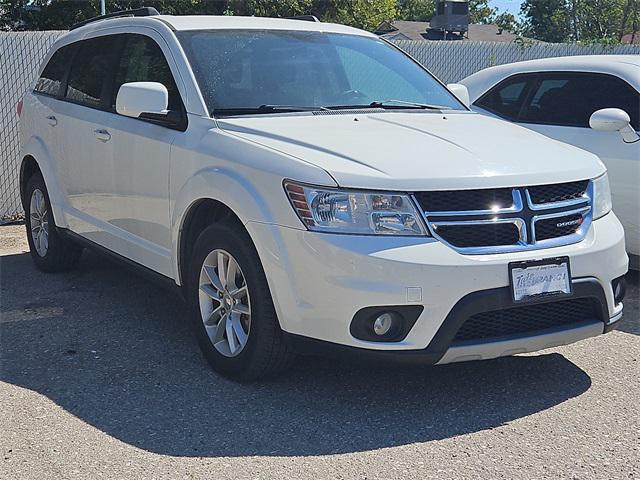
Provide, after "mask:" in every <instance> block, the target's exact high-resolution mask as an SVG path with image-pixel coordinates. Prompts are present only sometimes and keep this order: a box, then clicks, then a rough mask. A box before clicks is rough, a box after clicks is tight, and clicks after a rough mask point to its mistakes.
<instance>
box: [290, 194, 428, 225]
mask: <svg viewBox="0 0 640 480" xmlns="http://www.w3.org/2000/svg"><path fill="white" fill-rule="evenodd" d="M284 188H285V191H286V192H287V196H288V197H289V200H291V205H293V208H294V209H295V211H296V213H297V214H298V216H299V217H300V220H302V222H303V223H304V224H305V225H306V226H307V228H308V229H309V230H314V231H318V232H332V233H352V234H354V233H355V234H361V235H427V231H426V229H425V227H424V224H423V222H422V219H421V218H420V214H419V213H418V211H417V210H416V208H415V207H414V205H413V202H412V201H411V199H410V198H409V196H408V195H405V194H398V193H388V192H358V191H353V190H343V189H338V188H325V187H312V186H308V185H300V184H297V183H292V182H285V184H284Z"/></svg>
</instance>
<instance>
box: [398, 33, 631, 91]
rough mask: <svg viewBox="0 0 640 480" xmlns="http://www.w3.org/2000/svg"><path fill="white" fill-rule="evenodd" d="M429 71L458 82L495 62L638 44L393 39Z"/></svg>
mask: <svg viewBox="0 0 640 480" xmlns="http://www.w3.org/2000/svg"><path fill="white" fill-rule="evenodd" d="M395 44H396V45H398V46H399V47H400V48H402V49H403V50H404V51H406V52H407V53H408V54H409V55H411V56H412V57H413V58H415V59H416V60H417V61H419V62H420V63H422V64H423V65H425V66H426V67H427V68H428V69H429V70H430V71H431V73H433V74H434V75H435V76H437V77H438V78H439V79H440V80H442V81H443V82H445V83H451V82H457V81H459V80H462V79H463V78H465V77H468V76H469V75H471V74H472V73H476V72H479V71H480V70H483V69H485V68H488V67H492V66H494V65H502V64H505V63H513V62H522V61H525V60H534V59H536V58H549V57H567V56H573V55H638V54H640V45H638V44H636V45H616V46H608V45H575V44H570V43H535V44H531V45H526V44H525V45H523V44H517V43H497V42H464V41H463V42H456V41H452V42H442V41H439V42H433V41H432V42H427V41H419V40H418V41H416V40H398V41H396V42H395Z"/></svg>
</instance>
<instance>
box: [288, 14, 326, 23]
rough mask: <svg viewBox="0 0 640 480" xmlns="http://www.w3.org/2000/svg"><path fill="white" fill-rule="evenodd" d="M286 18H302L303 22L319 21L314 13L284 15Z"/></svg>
mask: <svg viewBox="0 0 640 480" xmlns="http://www.w3.org/2000/svg"><path fill="white" fill-rule="evenodd" d="M284 18H286V19H287V20H302V21H305V22H320V20H318V17H316V16H315V15H294V16H293V17H284Z"/></svg>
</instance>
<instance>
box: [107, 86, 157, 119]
mask: <svg viewBox="0 0 640 480" xmlns="http://www.w3.org/2000/svg"><path fill="white" fill-rule="evenodd" d="M168 104H169V92H168V91H167V87H165V86H164V85H163V84H161V83H158V82H131V83H125V84H123V85H122V86H121V87H120V89H119V90H118V95H117V97H116V112H118V113H119V114H120V115H125V116H127V117H133V118H145V117H147V115H149V114H151V115H153V116H156V115H166V114H167V113H168V110H167V105H168Z"/></svg>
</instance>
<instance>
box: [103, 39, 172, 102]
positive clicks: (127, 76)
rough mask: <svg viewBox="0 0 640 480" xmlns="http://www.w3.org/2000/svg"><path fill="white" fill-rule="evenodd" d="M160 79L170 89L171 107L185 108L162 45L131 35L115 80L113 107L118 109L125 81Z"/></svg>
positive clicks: (153, 80)
mask: <svg viewBox="0 0 640 480" xmlns="http://www.w3.org/2000/svg"><path fill="white" fill-rule="evenodd" d="M128 82H159V83H162V84H163V85H164V86H165V87H167V90H168V92H169V106H168V108H169V110H178V111H180V110H182V102H181V100H180V94H179V93H178V88H177V87H176V83H175V81H174V79H173V75H172V74H171V69H170V68H169V64H168V63H167V60H166V58H165V56H164V53H162V50H161V49H160V46H159V45H158V44H157V43H156V42H155V41H154V40H153V39H152V38H149V37H146V36H144V35H135V34H130V35H127V36H126V43H125V47H124V49H123V53H122V57H121V58H120V62H119V65H118V70H117V72H116V79H115V83H114V88H113V96H112V99H111V108H112V109H114V110H115V104H116V95H117V94H118V90H119V88H120V86H121V85H122V84H123V83H128Z"/></svg>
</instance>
